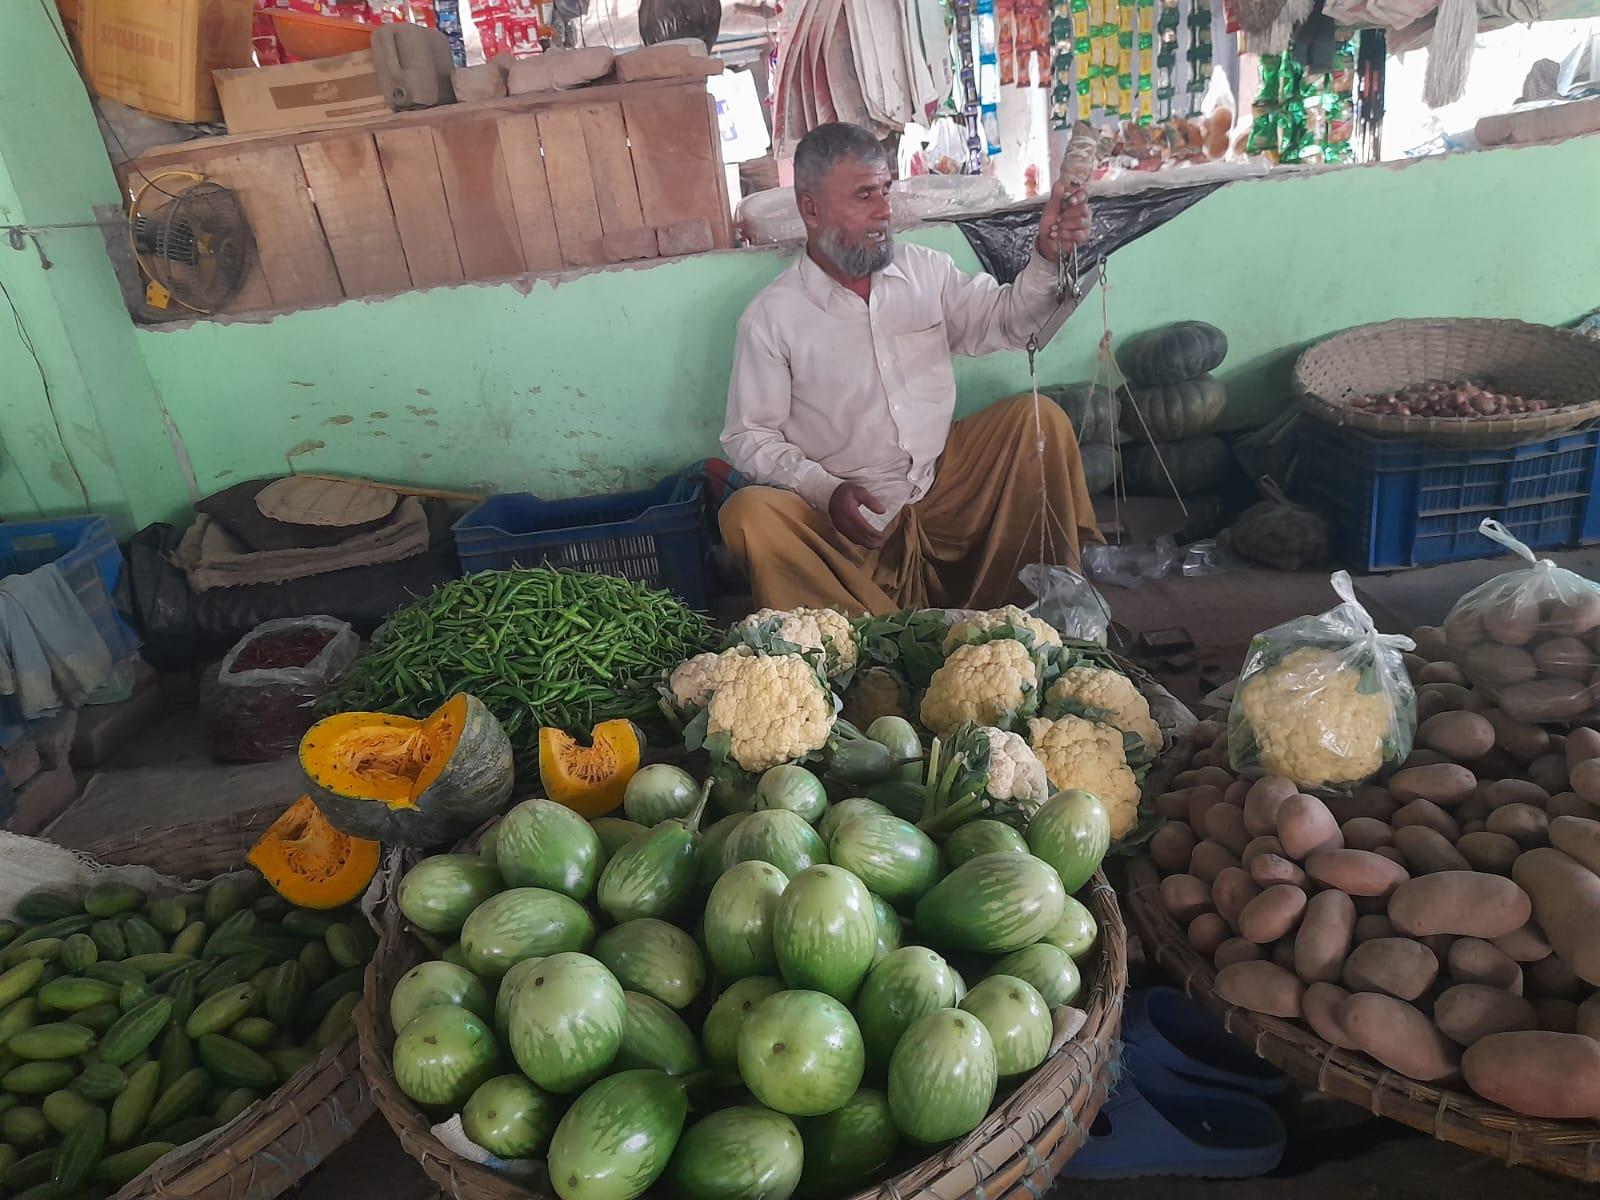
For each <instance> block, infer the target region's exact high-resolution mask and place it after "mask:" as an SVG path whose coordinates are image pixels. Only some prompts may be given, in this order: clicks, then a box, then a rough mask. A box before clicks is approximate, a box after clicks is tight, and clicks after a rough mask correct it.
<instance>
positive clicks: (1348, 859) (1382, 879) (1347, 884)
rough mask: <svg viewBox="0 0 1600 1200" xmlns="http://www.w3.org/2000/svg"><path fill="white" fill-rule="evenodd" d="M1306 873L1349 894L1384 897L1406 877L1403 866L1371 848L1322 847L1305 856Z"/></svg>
mask: <svg viewBox="0 0 1600 1200" xmlns="http://www.w3.org/2000/svg"><path fill="white" fill-rule="evenodd" d="M1306 873H1307V874H1308V875H1310V876H1311V878H1312V879H1313V880H1315V881H1316V882H1317V883H1320V884H1321V885H1322V886H1323V887H1328V888H1337V889H1338V890H1339V891H1341V892H1344V893H1346V894H1347V895H1351V896H1387V895H1389V894H1390V893H1391V892H1393V891H1394V890H1395V888H1397V887H1399V886H1400V885H1401V884H1402V883H1404V882H1405V881H1406V879H1407V875H1406V871H1405V868H1404V867H1401V866H1400V865H1398V864H1397V863H1394V862H1391V861H1390V860H1389V859H1388V858H1386V857H1384V856H1383V855H1381V854H1378V853H1377V852H1375V851H1371V850H1324V851H1323V852H1322V853H1320V854H1313V855H1312V856H1311V857H1310V858H1308V859H1306Z"/></svg>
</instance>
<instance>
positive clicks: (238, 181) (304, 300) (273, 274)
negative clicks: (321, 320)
mask: <svg viewBox="0 0 1600 1200" xmlns="http://www.w3.org/2000/svg"><path fill="white" fill-rule="evenodd" d="M206 174H207V175H208V176H209V177H210V178H212V179H214V180H215V181H216V182H218V183H220V184H222V185H224V186H225V187H230V188H233V189H234V190H235V191H236V192H237V193H238V196H239V203H240V204H241V205H243V207H244V213H245V217H246V218H247V219H248V220H249V222H250V232H251V233H252V234H253V235H254V236H255V241H256V251H257V257H258V258H259V260H260V263H261V272H262V275H263V276H264V277H265V279H266V283H267V288H268V290H269V291H270V292H271V293H272V307H274V308H298V307H305V306H307V305H312V304H327V303H331V302H332V301H335V300H339V299H342V298H343V297H344V289H343V288H342V287H340V285H339V272H338V271H337V270H336V269H335V268H334V265H333V255H332V253H330V252H329V250H328V243H327V240H326V239H325V238H324V237H323V234H322V223H321V222H320V221H318V220H317V212H316V209H315V208H313V207H312V205H311V194H310V193H309V192H308V191H307V190H306V183H305V175H304V174H303V173H302V170H301V167H300V156H299V154H297V153H296V152H295V148H294V147H293V146H271V147H266V148H263V149H259V150H256V149H253V150H251V151H250V153H248V154H234V155H225V156H220V157H217V158H213V159H212V160H211V161H210V162H208V163H207V164H206ZM243 307H244V304H243V302H242V301H241V300H237V299H236V300H235V301H234V303H233V304H231V305H229V308H230V310H236V309H240V308H243Z"/></svg>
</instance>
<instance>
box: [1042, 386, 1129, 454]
mask: <svg viewBox="0 0 1600 1200" xmlns="http://www.w3.org/2000/svg"><path fill="white" fill-rule="evenodd" d="M1039 394H1040V395H1041V396H1047V397H1049V398H1050V399H1051V400H1054V401H1055V402H1056V404H1057V405H1059V406H1060V408H1061V411H1062V412H1064V413H1066V414H1067V419H1068V420H1069V421H1071V422H1072V432H1073V433H1075V434H1077V436H1078V444H1079V445H1080V446H1097V445H1101V444H1103V443H1106V442H1109V441H1110V440H1111V427H1112V418H1113V417H1115V416H1116V412H1117V398H1116V394H1115V393H1114V392H1112V390H1111V389H1110V388H1108V387H1105V386H1104V385H1102V384H1097V383H1063V384H1057V385H1056V386H1055V387H1047V388H1040V389H1039Z"/></svg>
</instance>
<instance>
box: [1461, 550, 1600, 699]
mask: <svg viewBox="0 0 1600 1200" xmlns="http://www.w3.org/2000/svg"><path fill="white" fill-rule="evenodd" d="M1478 531H1479V532H1480V533H1482V534H1483V536H1484V537H1486V538H1488V539H1489V540H1490V541H1493V542H1498V543H1499V544H1500V545H1502V546H1505V547H1507V548H1508V549H1510V550H1512V551H1514V552H1515V553H1517V554H1520V555H1521V556H1522V557H1523V558H1525V559H1527V561H1528V565H1527V566H1526V567H1519V568H1518V569H1517V570H1514V571H1507V572H1505V573H1504V574H1502V575H1497V576H1495V577H1494V578H1493V579H1491V580H1489V582H1487V583H1484V584H1480V585H1479V586H1477V587H1475V588H1473V589H1472V590H1471V591H1470V592H1468V593H1467V594H1466V595H1465V596H1463V597H1461V599H1460V600H1457V601H1456V604H1455V607H1454V608H1452V609H1451V610H1450V615H1449V616H1447V617H1446V618H1445V621H1444V635H1445V641H1446V644H1447V645H1448V646H1449V649H1450V655H1451V657H1452V658H1453V659H1455V661H1456V662H1457V663H1458V664H1459V665H1460V667H1461V670H1462V673H1463V674H1465V675H1466V677H1467V678H1468V679H1469V680H1471V682H1472V684H1473V686H1474V687H1476V688H1477V690H1478V691H1480V692H1483V693H1485V694H1487V695H1488V696H1490V697H1491V698H1493V699H1494V700H1495V702H1496V703H1498V704H1499V705H1500V707H1501V708H1502V709H1503V710H1504V711H1505V713H1506V715H1508V716H1510V717H1512V718H1514V719H1516V720H1518V721H1528V722H1531V723H1534V724H1545V723H1550V722H1565V721H1573V720H1577V719H1579V718H1581V717H1585V716H1589V715H1592V714H1593V713H1594V712H1595V711H1596V696H1597V695H1600V687H1597V685H1600V670H1597V665H1600V584H1596V583H1594V582H1593V581H1591V580H1588V579H1585V578H1584V577H1583V576H1582V575H1578V574H1576V573H1575V572H1572V571H1568V570H1566V569H1565V568H1563V567H1558V566H1556V564H1555V563H1553V562H1551V561H1550V560H1549V559H1548V558H1545V559H1540V558H1536V557H1535V556H1534V553H1533V551H1532V550H1530V549H1529V548H1528V547H1527V546H1525V545H1523V544H1522V543H1521V542H1519V541H1518V540H1517V539H1516V538H1514V537H1513V536H1512V535H1511V533H1510V532H1509V531H1508V530H1507V529H1506V527H1505V526H1504V525H1501V524H1500V522H1498V521H1492V520H1486V521H1484V522H1483V524H1482V525H1480V526H1479V527H1478Z"/></svg>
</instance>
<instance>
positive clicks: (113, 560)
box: [0, 516, 139, 662]
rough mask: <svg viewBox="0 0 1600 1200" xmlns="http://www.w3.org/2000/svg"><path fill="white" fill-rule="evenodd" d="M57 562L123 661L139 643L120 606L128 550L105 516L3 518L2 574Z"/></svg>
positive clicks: (115, 655)
mask: <svg viewBox="0 0 1600 1200" xmlns="http://www.w3.org/2000/svg"><path fill="white" fill-rule="evenodd" d="M46 563H55V564H56V566H57V568H59V569H60V571H61V574H62V575H63V576H65V578H66V581H67V586H68V587H70V588H71V589H72V591H73V593H74V594H75V595H76V596H77V597H78V602H79V603H80V604H82V605H83V609H84V611H85V612H86V613H88V614H89V619H90V620H91V621H93V622H94V627H95V628H96V629H98V630H99V631H100V636H101V637H103V638H104V639H105V641H106V646H107V647H108V648H109V649H110V651H111V657H112V658H113V659H115V660H116V661H118V662H121V661H123V660H124V659H127V658H131V657H132V656H133V653H134V652H135V651H136V650H138V648H139V639H138V637H137V635H136V634H135V633H134V631H133V628H132V627H131V626H130V625H129V624H128V623H127V622H126V621H125V620H123V618H122V617H121V616H120V615H119V614H118V613H117V611H116V601H115V599H114V597H115V596H116V594H117V585H118V584H119V583H120V582H121V580H122V551H121V549H120V548H119V547H118V546H117V539H116V538H115V537H114V536H113V535H112V532H111V523H110V522H109V521H107V520H106V519H105V518H104V517H97V516H85V517H55V518H52V519H49V520H43V521H7V522H0V576H5V575H21V574H25V573H27V572H28V571H32V570H36V569H37V568H39V567H42V566H44V565H45V564H46Z"/></svg>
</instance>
